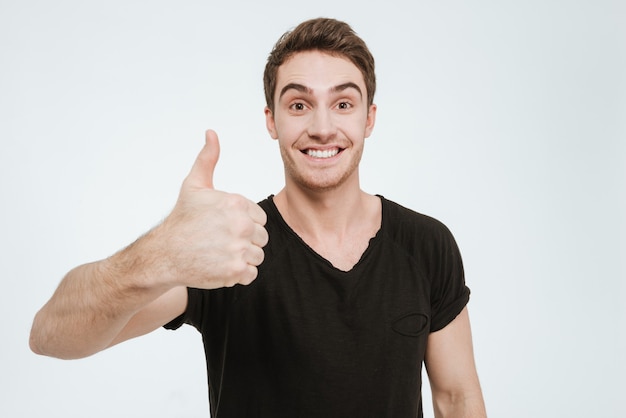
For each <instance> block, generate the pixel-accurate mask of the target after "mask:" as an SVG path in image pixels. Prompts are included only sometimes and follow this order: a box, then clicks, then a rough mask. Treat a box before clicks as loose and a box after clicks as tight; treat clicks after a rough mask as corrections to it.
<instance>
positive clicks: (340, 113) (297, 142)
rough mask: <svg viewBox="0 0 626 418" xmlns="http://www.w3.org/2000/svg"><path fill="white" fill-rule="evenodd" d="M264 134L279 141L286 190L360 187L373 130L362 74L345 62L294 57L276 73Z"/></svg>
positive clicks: (312, 54)
mask: <svg viewBox="0 0 626 418" xmlns="http://www.w3.org/2000/svg"><path fill="white" fill-rule="evenodd" d="M274 103H275V106H274V111H273V112H272V111H271V110H270V109H268V108H266V109H265V116H266V123H267V129H268V131H269V133H270V135H271V136H272V138H274V139H276V140H278V143H279V147H280V152H281V156H282V158H283V163H284V165H285V181H286V187H293V186H296V187H301V188H303V189H308V190H314V191H323V190H330V189H336V188H338V187H342V186H348V187H350V186H355V187H357V188H358V187H359V182H358V166H359V162H360V160H361V155H362V153H363V143H364V141H365V138H367V137H368V136H369V135H370V134H371V132H372V129H373V128H374V122H375V118H376V106H375V105H371V106H368V104H367V91H366V88H365V82H364V80H363V75H362V74H361V72H360V71H359V69H358V68H357V67H356V66H355V65H354V64H352V63H351V62H350V61H349V60H348V59H346V58H343V57H338V56H332V55H328V54H326V53H323V52H320V51H306V52H299V53H297V54H295V55H294V56H293V57H291V58H290V59H289V60H287V61H286V62H285V63H284V64H283V65H281V66H280V67H279V69H278V73H277V78H276V91H275V92H274Z"/></svg>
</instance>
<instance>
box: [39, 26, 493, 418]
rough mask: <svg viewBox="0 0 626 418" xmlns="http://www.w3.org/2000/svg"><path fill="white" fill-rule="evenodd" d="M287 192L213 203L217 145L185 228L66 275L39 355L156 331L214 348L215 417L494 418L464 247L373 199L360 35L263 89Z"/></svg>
mask: <svg viewBox="0 0 626 418" xmlns="http://www.w3.org/2000/svg"><path fill="white" fill-rule="evenodd" d="M264 83H265V92H266V99H267V107H266V109H265V116H266V123H267V129H268V131H269V133H270V136H271V137H272V138H273V139H275V140H277V141H278V143H279V146H280V151H281V155H282V158H283V162H284V168H285V186H284V188H283V189H282V190H281V191H280V192H279V193H277V194H276V195H275V196H270V197H268V198H267V199H266V200H264V201H262V202H261V203H260V204H258V205H257V204H255V203H253V202H251V201H248V200H247V199H245V198H243V197H241V196H237V195H232V194H228V193H224V192H220V191H216V190H214V189H213V182H212V176H213V170H214V167H215V164H216V163H217V160H218V155H219V145H218V139H217V136H216V134H215V133H214V132H212V131H207V133H206V144H205V146H204V148H203V149H202V151H201V152H200V154H199V155H198V158H197V160H196V162H195V164H194V166H193V167H192V169H191V172H190V174H189V176H188V177H187V178H186V179H185V181H184V183H183V185H182V188H181V192H180V196H179V198H178V201H177V204H176V206H175V207H174V209H173V211H172V213H171V214H170V215H169V216H168V217H167V218H166V219H165V220H164V221H163V223H161V224H160V225H158V226H157V227H155V228H154V229H153V230H152V231H150V232H148V233H147V234H146V235H145V236H143V237H141V238H140V239H139V240H137V241H136V242H135V243H133V244H132V245H130V246H129V247H127V248H126V249H124V250H122V251H120V252H119V253H117V254H115V255H113V256H112V257H110V258H108V259H105V260H101V261H98V262H95V263H90V264H86V265H83V266H79V267H77V268H76V269H74V270H72V271H71V272H69V273H68V275H67V276H66V277H65V278H64V280H63V281H62V282H61V284H60V285H59V288H58V289H57V291H56V292H55V294H54V295H53V297H52V298H51V299H50V301H49V302H48V303H47V304H46V305H45V306H44V307H43V308H42V309H41V311H40V312H39V313H38V314H37V316H36V317H35V321H34V324H33V329H32V332H31V347H32V349H33V351H35V352H37V353H40V354H45V355H51V356H56V357H61V358H76V357H83V356H88V355H91V354H93V353H96V352H98V351H100V350H103V349H105V348H107V347H110V346H112V345H115V344H117V343H119V342H122V341H124V340H127V339H129V338H133V337H136V336H139V335H143V334H145V333H148V332H150V331H152V330H154V329H156V328H158V327H161V326H165V327H166V328H171V329H174V328H178V327H179V326H181V325H182V324H183V323H189V324H191V325H193V326H195V327H196V328H197V329H198V330H199V331H200V332H201V333H202V336H203V341H204V345H205V352H206V359H207V373H208V380H209V398H210V404H211V416H213V417H282V416H284V417H295V416H301V417H307V416H310V417H366V416H371V417H420V416H422V402H421V394H420V390H421V367H422V363H425V365H426V368H427V371H428V374H429V379H430V383H431V387H432V392H433V402H434V408H435V414H436V416H437V417H484V416H485V411H484V405H483V401H482V394H481V390H480V386H479V383H478V378H477V374H476V369H475V366H474V359H473V352H472V341H471V334H470V325H469V319H468V314H467V309H466V307H465V306H466V304H467V302H468V299H469V289H468V288H467V287H466V286H465V282H464V276H463V267H462V263H461V258H460V254H459V252H458V248H457V246H456V244H455V242H454V239H453V237H452V235H451V234H450V232H449V231H448V230H447V229H446V227H445V226H443V225H442V224H441V223H439V222H437V221H435V220H434V219H432V218H428V217H426V216H423V215H420V214H417V213H415V212H412V211H410V210H408V209H405V208H403V207H401V206H399V205H397V204H395V203H393V202H391V201H389V200H386V199H385V198H383V197H381V196H375V195H370V194H367V193H365V192H363V191H362V190H361V188H360V185H359V172H358V167H359V161H360V158H361V154H362V152H363V145H364V141H365V138H367V137H368V136H369V135H370V133H371V132H372V130H373V128H374V123H375V119H376V105H375V104H374V103H373V96H374V92H375V85H376V82H375V76H374V60H373V58H372V56H371V54H370V53H369V50H368V49H367V47H366V45H365V44H364V42H363V41H362V40H361V39H360V38H359V37H358V36H356V34H355V33H354V32H353V31H352V29H351V28H350V27H349V26H348V25H347V24H345V23H343V22H339V21H336V20H332V19H315V20H311V21H307V22H304V23H302V24H301V25H299V26H298V27H297V28H296V29H294V30H293V31H292V32H288V33H287V34H285V35H284V36H283V37H282V38H281V39H280V40H279V41H278V43H277V44H276V46H275V47H274V50H273V51H272V54H271V55H270V57H269V59H268V63H267V65H266V69H265V75H264Z"/></svg>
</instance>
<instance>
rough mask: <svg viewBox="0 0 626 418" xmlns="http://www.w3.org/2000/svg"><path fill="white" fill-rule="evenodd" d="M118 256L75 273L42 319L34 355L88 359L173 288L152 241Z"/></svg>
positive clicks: (34, 330)
mask: <svg viewBox="0 0 626 418" xmlns="http://www.w3.org/2000/svg"><path fill="white" fill-rule="evenodd" d="M149 235H150V234H148V236H146V237H143V238H141V239H140V240H138V241H137V242H136V243H134V244H133V245H131V246H130V247H128V248H126V249H124V250H122V251H120V252H119V253H117V254H115V255H113V256H111V257H110V258H107V259H105V260H101V261H98V262H95V263H89V264H85V265H82V266H79V267H77V268H75V269H73V270H72V271H70V272H69V273H68V274H67V275H66V277H65V278H64V279H63V281H62V282H61V284H60V285H59V287H58V289H57V290H56V292H55V293H54V295H53V296H52V298H51V299H50V301H48V303H47V304H46V305H45V306H44V307H43V308H42V309H41V310H40V311H39V312H38V313H37V315H36V316H35V320H34V322H33V327H32V330H31V338H30V345H31V349H32V350H33V351H34V352H36V353H38V354H43V355H48V356H53V357H59V358H65V359H70V358H80V357H86V356H89V355H91V354H94V353H96V352H98V351H101V350H103V349H105V348H106V347H108V346H109V345H110V344H111V342H112V341H113V340H114V339H115V337H116V336H117V335H118V333H119V332H120V331H121V330H122V329H123V328H124V326H125V325H126V323H127V322H128V320H129V319H130V318H131V317H132V316H133V315H134V314H135V313H136V312H137V311H138V310H140V309H141V308H142V307H144V306H146V305H147V304H148V303H150V302H152V301H153V300H155V299H156V298H157V297H159V296H160V295H161V294H163V293H164V292H166V291H167V290H168V289H170V288H171V286H169V285H167V284H165V283H166V282H164V281H160V282H157V281H156V280H154V277H158V276H159V275H162V274H163V270H164V267H163V264H164V260H163V258H161V259H158V251H156V247H154V246H153V245H151V237H150V236H149Z"/></svg>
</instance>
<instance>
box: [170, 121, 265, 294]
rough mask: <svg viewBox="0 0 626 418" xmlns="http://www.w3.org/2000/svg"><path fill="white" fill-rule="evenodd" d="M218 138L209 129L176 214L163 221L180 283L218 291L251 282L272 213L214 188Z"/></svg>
mask: <svg viewBox="0 0 626 418" xmlns="http://www.w3.org/2000/svg"><path fill="white" fill-rule="evenodd" d="M218 159H219V141H218V138H217V134H216V133H215V132H213V131H210V130H209V131H207V132H206V143H205V145H204V148H202V150H201V151H200V154H198V157H197V159H196V161H195V163H194V165H193V167H192V168H191V171H190V173H189V175H188V176H187V178H186V179H185V181H184V182H183V185H182V187H181V190H180V195H179V197H178V201H177V202H176V206H175V207H174V210H173V211H172V213H171V214H170V215H169V216H168V217H167V219H166V220H165V221H164V222H163V225H162V233H163V236H164V242H165V243H166V246H167V248H166V250H165V254H167V256H166V257H167V258H168V261H169V263H168V265H169V269H170V271H172V273H174V275H173V277H175V281H176V284H178V285H184V286H188V287H196V288H201V289H214V288H219V287H225V286H234V285H235V284H244V285H246V284H250V283H251V282H252V281H253V280H254V279H255V278H256V277H257V266H258V265H260V264H261V263H262V262H263V257H264V253H263V246H265V244H267V241H268V234H267V231H266V230H265V227H264V225H265V223H266V221H267V216H266V214H265V212H264V211H263V209H261V207H260V206H259V205H257V204H256V203H254V202H252V201H250V200H248V199H246V198H244V197H243V196H240V195H236V194H231V193H225V192H221V191H218V190H215V189H214V187H213V173H214V171H215V166H216V164H217V161H218Z"/></svg>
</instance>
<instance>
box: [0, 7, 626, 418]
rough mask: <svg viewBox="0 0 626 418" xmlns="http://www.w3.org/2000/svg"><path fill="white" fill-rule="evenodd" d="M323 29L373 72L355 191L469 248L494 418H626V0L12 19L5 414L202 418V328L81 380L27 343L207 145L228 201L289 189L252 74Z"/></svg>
mask: <svg viewBox="0 0 626 418" xmlns="http://www.w3.org/2000/svg"><path fill="white" fill-rule="evenodd" d="M318 16H330V17H336V18H339V19H343V20H346V21H348V22H349V23H350V24H351V25H352V26H353V27H354V29H355V30H356V31H357V32H358V33H359V34H360V35H361V36H362V37H363V38H364V39H365V40H366V42H367V43H368V44H369V46H370V48H371V50H372V52H373V54H374V56H375V57H376V60H377V73H378V94H377V96H376V103H377V104H378V108H379V112H378V121H377V127H376V129H375V131H374V134H373V135H372V137H371V138H370V139H368V142H367V144H366V151H365V152H366V154H365V157H364V160H363V163H362V170H361V173H362V185H363V188H364V189H365V190H366V191H369V192H372V193H380V194H383V195H385V196H386V197H388V198H390V199H393V200H396V201H398V202H399V203H402V204H404V205H406V206H409V207H411V208H413V209H415V210H418V211H420V212H423V213H427V214H429V215H432V216H435V217H437V218H439V219H440V220H442V221H443V222H444V223H446V224H447V225H448V226H449V227H450V228H451V230H452V231H453V233H454V234H455V236H456V238H457V241H458V243H459V245H460V247H461V250H462V252H463V255H464V261H465V266H466V275H467V281H468V284H469V286H470V287H471V288H472V292H473V293H472V300H471V302H470V313H471V317H472V323H473V331H474V340H475V350H476V359H477V363H478V368H479V372H480V377H481V381H482V385H483V390H484V394H485V398H486V402H487V406H488V410H489V413H490V416H491V417H507V418H517V417H519V418H527V417H615V418H618V417H624V416H626V406H625V405H624V401H623V395H624V393H625V392H626V384H625V379H626V378H625V377H624V376H626V364H625V363H626V362H625V359H624V357H625V356H624V353H625V352H626V343H625V326H626V314H625V308H624V299H625V297H626V291H625V287H624V281H625V279H626V269H625V261H624V260H625V259H626V243H625V241H626V220H625V217H626V216H625V213H626V212H625V211H626V24H625V23H624V22H626V3H625V2H623V1H619V0H616V1H610V0H595V1H591V0H589V1H580V0H579V1H566V0H563V1H543V0H542V1H539V0H529V1H498V0H482V1H480V0H479V1H472V2H469V1H425V0H420V1H412V2H409V1H407V2H393V1H384V2H383V1H381V2H377V3H376V5H375V6H373V5H368V4H367V2H364V1H363V0H349V1H336V0H331V1H322V0H319V1H315V2H304V3H303V2H287V1H278V0H264V1H249V2H236V1H229V2H226V1H221V2H217V1H199V0H189V1H164V0H151V1H147V0H143V1H139V0H137V1H132V0H130V1H129V0H125V1H120V0H110V1H107V2H86V1H78V0H74V1H32V0H22V1H19V2H18V1H11V2H10V1H4V0H3V1H2V2H0V54H1V55H0V141H1V147H0V196H1V199H2V204H1V205H0V272H1V274H2V276H1V280H2V290H1V292H0V315H1V316H2V319H3V323H4V326H3V329H2V340H1V341H2V343H1V345H0V354H1V355H0V382H1V384H2V388H1V389H2V390H1V391H0V416H2V417H44V416H48V417H112V416H116V417H205V416H207V415H208V414H207V409H208V405H207V404H208V401H207V394H206V393H207V389H206V382H205V373H206V371H205V366H204V357H203V352H202V344H201V340H200V336H199V334H198V333H197V332H196V331H195V330H193V329H192V328H191V327H184V328H185V329H183V330H180V331H177V332H170V331H165V330H159V331H156V332H155V333H153V334H151V335H149V336H146V337H143V338H140V339H137V340H135V341H131V342H128V343H125V344H122V345H120V346H118V347H115V348H113V349H111V350H109V351H107V352H104V353H100V354H98V355H96V356H93V357H90V358H87V359H84V360H78V361H69V362H68V361H61V360H55V359H48V358H43V357H38V356H35V355H34V354H32V353H31V352H30V351H29V349H28V334H29V329H30V324H31V321H32V318H33V316H34V314H35V312H36V311H37V309H39V307H40V306H41V305H43V303H45V301H46V300H47V299H48V298H49V297H50V295H51V294H52V292H53V290H54V289H55V288H56V286H57V284H58V282H59V281H60V280H61V278H62V277H63V275H64V274H65V273H66V272H67V271H68V270H69V269H71V268H72V267H74V266H76V265H78V264H82V263H84V262H87V261H92V260H96V259H100V258H103V257H106V256H108V255H110V254H112V253H113V252H115V251H117V250H118V249H120V248H122V247H123V246H125V245H126V244H128V243H130V242H131V241H133V240H134V239H135V238H136V237H138V236H139V235H141V234H142V233H143V232H145V231H146V230H147V229H149V228H150V227H152V226H153V225H155V224H156V223H158V222H159V220H160V219H162V218H163V217H164V216H166V215H167V214H168V212H169V210H170V209H171V207H172V206H173V204H174V202H175V199H176V196H177V193H178V188H179V185H180V182H181V181H182V179H183V178H184V176H185V175H186V173H187V172H188V170H189V168H190V167H191V164H192V162H193V160H194V158H195V155H196V153H197V152H198V151H199V149H200V147H201V146H202V143H203V140H204V130H205V129H206V128H213V129H215V130H217V131H218V133H219V135H220V138H221V143H222V157H221V160H220V163H219V165H218V169H217V172H216V179H215V183H216V187H218V188H221V189H223V190H227V191H233V192H239V193H242V194H244V195H246V196H248V197H249V198H251V199H253V200H260V199H262V198H264V197H265V196H267V195H268V194H270V193H275V192H277V191H278V190H279V189H280V188H281V185H282V163H281V161H280V158H279V154H278V149H277V145H276V143H275V142H274V141H271V140H270V139H269V136H268V134H267V133H266V131H265V126H264V117H263V106H264V99H263V92H262V81H261V76H262V71H263V66H264V64H265V59H266V57H267V54H268V53H269V51H270V49H271V47H272V45H273V44H274V42H275V41H276V39H277V38H278V37H279V36H280V35H281V34H282V33H283V32H284V31H285V30H287V29H289V28H291V27H293V26H294V25H296V24H297V23H299V22H300V21H302V20H305V19H308V18H312V17H318ZM425 392H426V394H425V396H426V397H427V396H428V394H427V393H428V391H427V390H426V391H425ZM346 396H347V397H349V396H350V394H346ZM426 402H428V401H426ZM426 410H427V416H432V412H431V411H430V408H429V405H428V403H427V404H426Z"/></svg>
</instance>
